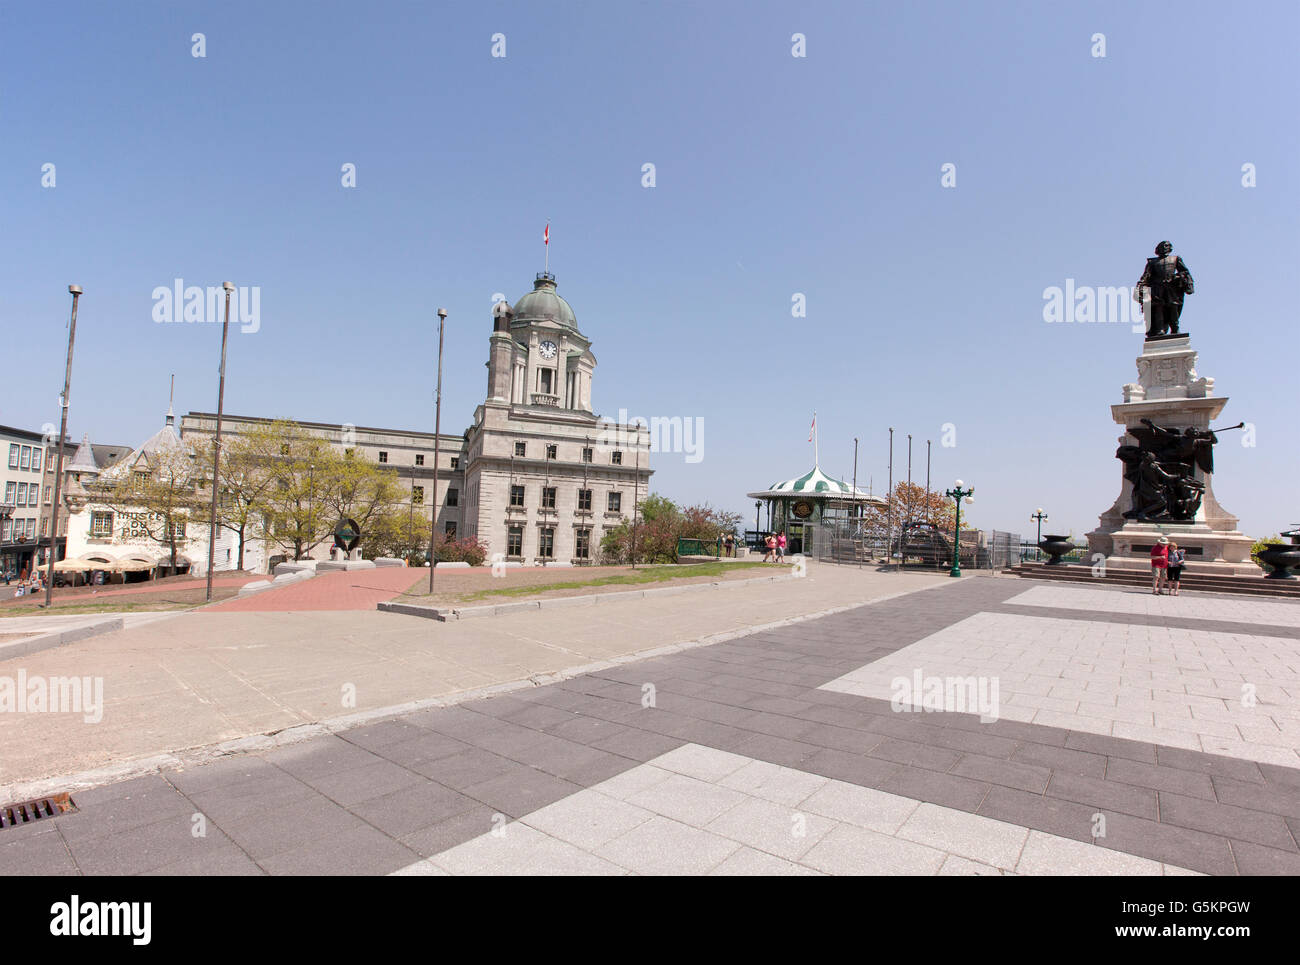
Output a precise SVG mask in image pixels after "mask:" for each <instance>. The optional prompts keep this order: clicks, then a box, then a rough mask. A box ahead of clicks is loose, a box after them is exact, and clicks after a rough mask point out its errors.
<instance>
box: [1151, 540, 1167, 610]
mask: <svg viewBox="0 0 1300 965" xmlns="http://www.w3.org/2000/svg"><path fill="white" fill-rule="evenodd" d="M1168 569H1169V537H1168V536H1161V537H1160V539H1159V540H1157V541H1156V545H1155V546H1153V547H1151V593H1152V594H1153V595H1154V596H1160V595H1161V593H1163V592H1164V591H1163V590H1162V589H1161V583H1163V582H1164V581H1165V580H1167V579H1168V573H1167V571H1168Z"/></svg>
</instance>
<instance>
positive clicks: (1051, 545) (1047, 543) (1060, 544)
mask: <svg viewBox="0 0 1300 965" xmlns="http://www.w3.org/2000/svg"><path fill="white" fill-rule="evenodd" d="M1038 548H1039V549H1041V550H1042V551H1043V552H1044V553H1046V554H1047V555H1048V556H1050V557H1051V559H1049V560H1048V561H1047V562H1046V563H1045V564H1044V565H1045V566H1065V565H1066V564H1065V563H1063V562H1062V561H1061V557H1062V556H1064V555H1065V554H1066V553H1068V552H1070V550H1072V549H1074V544H1073V543H1071V542H1070V538H1069V537H1068V536H1044V537H1043V540H1042V542H1040V543H1039V544H1038Z"/></svg>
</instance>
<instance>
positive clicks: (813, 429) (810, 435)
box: [808, 412, 817, 442]
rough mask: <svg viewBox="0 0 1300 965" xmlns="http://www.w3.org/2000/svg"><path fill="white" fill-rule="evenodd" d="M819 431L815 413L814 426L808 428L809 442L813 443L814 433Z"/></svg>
mask: <svg viewBox="0 0 1300 965" xmlns="http://www.w3.org/2000/svg"><path fill="white" fill-rule="evenodd" d="M816 431H817V413H816V412H814V413H813V421H812V425H811V426H809V427H808V441H809V442H812V441H813V433H815V432H816Z"/></svg>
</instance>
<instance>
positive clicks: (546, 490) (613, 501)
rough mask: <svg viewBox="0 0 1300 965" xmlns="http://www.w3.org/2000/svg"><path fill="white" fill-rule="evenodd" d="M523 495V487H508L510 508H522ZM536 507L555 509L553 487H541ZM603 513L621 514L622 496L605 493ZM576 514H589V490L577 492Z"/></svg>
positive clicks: (620, 494)
mask: <svg viewBox="0 0 1300 965" xmlns="http://www.w3.org/2000/svg"><path fill="white" fill-rule="evenodd" d="M524 495H525V494H524V487H523V486H511V487H510V505H511V506H514V507H521V506H523V505H524ZM538 506H539V507H540V508H542V509H554V508H555V487H554V486H543V487H542V499H541V502H540V503H538ZM605 511H606V512H608V513H621V512H622V511H623V494H622V493H606V494H605ZM578 512H580V513H581V512H587V513H589V512H591V490H590V489H579V490H578Z"/></svg>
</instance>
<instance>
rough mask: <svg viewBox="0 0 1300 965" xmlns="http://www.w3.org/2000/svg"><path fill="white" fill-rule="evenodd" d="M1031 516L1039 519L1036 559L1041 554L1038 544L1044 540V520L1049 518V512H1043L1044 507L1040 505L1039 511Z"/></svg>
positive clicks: (1035, 545)
mask: <svg viewBox="0 0 1300 965" xmlns="http://www.w3.org/2000/svg"><path fill="white" fill-rule="evenodd" d="M1029 518H1030V519H1036V520H1038V540H1037V541H1036V542H1035V543H1034V559H1035V560H1037V559H1038V554H1039V549H1038V544H1039V543H1041V542H1042V541H1043V520H1045V519H1046V518H1047V514H1046V513H1045V512H1043V507H1041V506H1039V507H1038V512H1036V513H1033V514H1032V515H1031V516H1030V517H1029Z"/></svg>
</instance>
